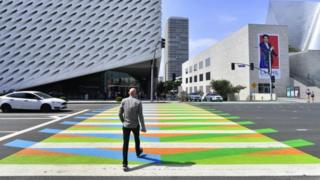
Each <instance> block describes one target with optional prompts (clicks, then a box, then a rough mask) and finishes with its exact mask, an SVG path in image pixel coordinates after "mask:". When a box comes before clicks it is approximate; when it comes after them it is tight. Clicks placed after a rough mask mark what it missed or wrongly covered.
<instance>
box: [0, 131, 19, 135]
mask: <svg viewBox="0 0 320 180" xmlns="http://www.w3.org/2000/svg"><path fill="white" fill-rule="evenodd" d="M14 132H17V131H0V134H6V133H14Z"/></svg>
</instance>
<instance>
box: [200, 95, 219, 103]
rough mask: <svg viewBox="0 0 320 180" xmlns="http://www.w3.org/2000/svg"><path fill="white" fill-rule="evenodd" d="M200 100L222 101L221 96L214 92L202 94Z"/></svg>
mask: <svg viewBox="0 0 320 180" xmlns="http://www.w3.org/2000/svg"><path fill="white" fill-rule="evenodd" d="M201 101H207V102H223V97H222V96H220V95H218V94H214V93H207V94H204V95H203V96H202V98H201Z"/></svg>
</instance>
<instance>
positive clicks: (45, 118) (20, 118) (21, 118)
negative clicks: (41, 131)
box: [0, 117, 52, 120]
mask: <svg viewBox="0 0 320 180" xmlns="http://www.w3.org/2000/svg"><path fill="white" fill-rule="evenodd" d="M36 119H43V120H48V119H52V118H48V117H43V118H26V117H19V118H18V117H17V118H0V120H36Z"/></svg>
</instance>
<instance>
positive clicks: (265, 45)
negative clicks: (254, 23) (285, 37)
mask: <svg viewBox="0 0 320 180" xmlns="http://www.w3.org/2000/svg"><path fill="white" fill-rule="evenodd" d="M279 53H280V51H279V36H278V35H274V34H272V35H271V34H259V59H260V66H259V67H260V69H261V70H260V73H259V77H260V79H269V78H270V76H269V74H268V73H269V71H270V68H269V67H270V65H271V67H272V70H271V73H272V75H274V76H275V77H276V79H280V77H281V72H280V58H279V57H280V56H279Z"/></svg>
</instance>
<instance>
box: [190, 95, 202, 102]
mask: <svg viewBox="0 0 320 180" xmlns="http://www.w3.org/2000/svg"><path fill="white" fill-rule="evenodd" d="M188 101H199V102H200V101H201V96H200V94H197V93H191V94H189V95H188Z"/></svg>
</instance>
